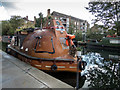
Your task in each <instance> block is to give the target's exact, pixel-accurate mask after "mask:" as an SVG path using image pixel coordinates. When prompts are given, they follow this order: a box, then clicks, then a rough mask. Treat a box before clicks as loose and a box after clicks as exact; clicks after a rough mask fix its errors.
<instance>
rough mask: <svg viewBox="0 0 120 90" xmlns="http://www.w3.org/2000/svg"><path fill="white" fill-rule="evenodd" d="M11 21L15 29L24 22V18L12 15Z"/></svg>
mask: <svg viewBox="0 0 120 90" xmlns="http://www.w3.org/2000/svg"><path fill="white" fill-rule="evenodd" d="M9 22H10V24H11V26H12V28H13V29H15V30H16V29H17V28H18V27H20V26H22V25H23V24H24V20H23V19H22V17H21V16H12V17H11V19H10V21H9Z"/></svg>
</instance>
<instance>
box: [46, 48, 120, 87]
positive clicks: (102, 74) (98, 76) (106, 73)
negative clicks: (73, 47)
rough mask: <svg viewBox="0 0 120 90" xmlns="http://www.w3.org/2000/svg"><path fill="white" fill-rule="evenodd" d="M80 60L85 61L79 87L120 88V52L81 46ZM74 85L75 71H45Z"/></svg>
mask: <svg viewBox="0 0 120 90" xmlns="http://www.w3.org/2000/svg"><path fill="white" fill-rule="evenodd" d="M81 49H82V60H83V61H86V62H87V66H86V68H85V70H83V71H82V72H81V76H80V78H79V88H120V53H118V52H116V51H106V50H99V49H95V48H86V47H81ZM46 73H48V74H50V75H52V76H53V77H55V78H58V79H60V80H61V81H63V82H65V83H67V84H69V85H71V86H73V87H76V73H71V72H46Z"/></svg>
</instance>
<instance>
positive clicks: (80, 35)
mask: <svg viewBox="0 0 120 90" xmlns="http://www.w3.org/2000/svg"><path fill="white" fill-rule="evenodd" d="M75 40H77V41H81V40H82V32H76V33H75Z"/></svg>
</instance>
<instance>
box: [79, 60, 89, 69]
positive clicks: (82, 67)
mask: <svg viewBox="0 0 120 90" xmlns="http://www.w3.org/2000/svg"><path fill="white" fill-rule="evenodd" d="M86 65H87V63H86V62H85V61H80V62H79V69H80V70H84V69H85V66H86Z"/></svg>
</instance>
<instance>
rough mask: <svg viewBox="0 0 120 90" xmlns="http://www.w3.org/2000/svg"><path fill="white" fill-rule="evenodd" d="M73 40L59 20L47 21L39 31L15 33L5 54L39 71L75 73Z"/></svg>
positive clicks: (75, 62) (75, 61) (76, 63)
mask: <svg viewBox="0 0 120 90" xmlns="http://www.w3.org/2000/svg"><path fill="white" fill-rule="evenodd" d="M73 38H75V36H74V35H69V34H67V32H66V31H65V27H64V26H63V25H62V23H61V21H60V20H54V19H49V20H48V21H47V23H46V25H45V27H43V28H42V29H41V30H40V29H39V30H33V31H31V30H25V31H18V32H16V34H15V36H13V38H12V40H11V43H10V44H9V45H8V47H7V52H9V53H10V54H12V55H13V56H16V57H17V58H19V59H20V60H22V61H25V62H27V63H29V64H31V65H32V66H34V67H36V68H38V69H41V70H50V71H70V72H77V65H78V62H77V60H76V59H74V57H73V54H75V53H72V51H73V50H75V45H74V43H73V42H72V39H73ZM79 72H81V69H79Z"/></svg>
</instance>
